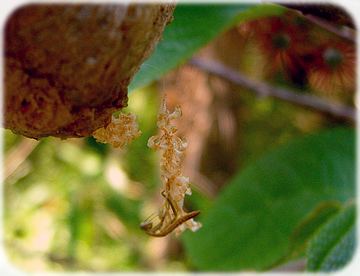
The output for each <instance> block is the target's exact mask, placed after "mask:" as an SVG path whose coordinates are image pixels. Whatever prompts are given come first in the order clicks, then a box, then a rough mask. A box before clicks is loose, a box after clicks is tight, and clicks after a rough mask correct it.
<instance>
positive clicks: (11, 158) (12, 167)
mask: <svg viewBox="0 0 360 276" xmlns="http://www.w3.org/2000/svg"><path fill="white" fill-rule="evenodd" d="M38 143H39V142H38V141H36V140H34V139H27V138H23V139H22V141H21V142H20V143H19V144H18V145H16V146H14V147H13V148H12V149H11V150H10V152H9V153H8V154H6V156H5V160H4V161H5V162H4V179H7V178H8V177H9V176H11V175H12V174H13V173H14V172H15V171H16V169H17V168H18V167H19V166H20V165H21V164H22V163H23V162H24V161H25V160H26V158H27V157H28V156H29V155H30V153H31V152H32V151H33V150H34V149H35V147H36V146H37V145H38Z"/></svg>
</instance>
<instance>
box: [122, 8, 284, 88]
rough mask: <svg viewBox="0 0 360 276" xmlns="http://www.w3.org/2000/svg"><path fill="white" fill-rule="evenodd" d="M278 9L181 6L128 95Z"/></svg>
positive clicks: (278, 12) (132, 83) (278, 10)
mask: <svg viewBox="0 0 360 276" xmlns="http://www.w3.org/2000/svg"><path fill="white" fill-rule="evenodd" d="M283 11H284V8H283V7H281V6H277V5H269V4H267V5H259V6H254V5H251V4H231V5H230V4H217V5H215V4H206V5H204V4H192V5H186V4H181V5H180V4H179V5H178V6H177V7H176V9H175V11H174V20H173V21H172V22H171V23H170V25H169V26H168V27H166V29H165V31H164V33H163V38H162V40H161V41H160V42H159V43H158V45H157V46H156V48H155V51H154V53H153V54H152V55H151V56H150V58H149V59H148V60H147V61H145V62H144V64H143V65H142V66H141V68H140V71H139V72H138V73H137V74H136V75H135V77H134V79H133V80H132V82H131V84H130V86H129V91H130V92H131V91H132V90H134V89H138V88H141V87H144V86H145V85H147V84H150V83H151V82H152V81H154V80H157V79H159V78H160V77H161V76H162V75H164V74H165V73H166V72H168V71H169V70H171V69H174V68H175V67H176V66H178V65H180V64H181V63H184V62H185V61H186V60H187V59H189V58H190V57H191V56H192V55H193V54H194V53H195V52H196V51H198V50H199V49H200V48H201V47H202V46H204V45H205V44H207V43H208V42H209V41H210V40H212V39H214V38H215V37H216V36H217V35H219V34H220V33H221V32H223V31H225V30H226V29H228V28H229V27H231V26H232V25H233V24H235V23H238V22H241V21H245V20H250V19H255V18H259V17H265V16H273V15H280V14H282V13H283Z"/></svg>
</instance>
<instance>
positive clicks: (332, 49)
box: [309, 42, 355, 94]
mask: <svg viewBox="0 0 360 276" xmlns="http://www.w3.org/2000/svg"><path fill="white" fill-rule="evenodd" d="M309 83H310V85H311V86H312V87H313V88H314V89H315V90H318V91H320V92H322V93H328V94H331V93H337V92H342V91H344V90H355V88H354V86H355V49H354V47H353V45H351V44H349V43H345V42H332V43H331V42H329V43H326V44H324V45H322V46H321V47H319V49H318V51H317V54H316V56H315V60H314V63H313V64H312V67H311V68H310V70H309Z"/></svg>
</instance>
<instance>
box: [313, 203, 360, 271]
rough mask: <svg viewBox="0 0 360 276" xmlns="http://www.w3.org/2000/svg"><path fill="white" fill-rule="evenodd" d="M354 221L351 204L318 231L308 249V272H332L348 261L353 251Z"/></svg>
mask: <svg viewBox="0 0 360 276" xmlns="http://www.w3.org/2000/svg"><path fill="white" fill-rule="evenodd" d="M355 220H356V208H355V205H354V204H351V205H349V206H348V207H346V208H344V210H343V211H342V212H340V213H339V214H337V215H336V216H334V217H333V218H332V219H331V220H330V221H329V222H328V223H326V224H325V225H324V226H323V227H322V228H321V229H320V231H319V232H318V234H317V235H316V236H315V237H314V238H313V239H312V240H311V242H310V245H309V248H308V252H307V258H308V261H307V269H308V270H311V271H334V270H338V269H340V268H342V267H343V266H345V265H346V264H347V263H348V262H349V261H350V259H351V257H352V256H353V253H354V251H355Z"/></svg>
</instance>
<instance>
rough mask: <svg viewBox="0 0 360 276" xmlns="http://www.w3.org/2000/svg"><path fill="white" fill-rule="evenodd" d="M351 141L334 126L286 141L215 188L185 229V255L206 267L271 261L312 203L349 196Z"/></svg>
mask: <svg viewBox="0 0 360 276" xmlns="http://www.w3.org/2000/svg"><path fill="white" fill-rule="evenodd" d="M354 140H355V139H354V131H353V130H351V129H333V130H330V131H327V132H323V133H320V134H317V135H312V136H309V137H305V138H302V139H298V140H297V141H293V142H292V143H289V144H286V145H283V146H281V147H279V148H278V149H276V150H273V151H272V152H269V153H268V154H267V155H266V156H264V157H263V158H261V159H259V160H257V161H256V162H255V163H253V164H252V165H250V166H248V167H247V168H245V169H244V170H243V171H242V172H240V173H239V174H238V175H237V176H236V177H235V178H234V179H233V180H232V181H231V183H229V184H228V186H227V187H226V188H225V189H224V190H223V192H222V193H221V194H220V195H219V197H218V199H217V201H216V202H215V203H214V204H213V206H212V208H211V209H210V210H209V211H208V214H207V215H206V216H205V217H204V218H203V219H202V223H203V227H202V228H201V229H200V230H199V231H198V232H196V233H185V235H184V240H185V249H186V252H187V254H188V259H189V261H191V262H192V264H193V266H195V267H196V268H197V269H201V270H207V271H209V270H212V271H214V270H215V271H216V270H221V271H231V270H232V271H234V270H243V269H251V270H254V269H255V270H263V269H266V268H268V267H269V266H271V265H272V264H273V263H274V262H276V261H277V260H279V258H281V257H283V256H284V255H285V254H286V253H287V250H288V248H289V240H290V236H291V233H293V231H294V229H295V228H296V226H297V225H298V224H299V222H300V221H301V220H303V219H304V218H305V216H306V214H308V213H309V212H310V211H311V210H313V209H314V208H315V206H316V205H318V204H319V203H320V202H322V201H324V200H336V201H340V202H345V201H347V199H349V198H352V197H354V189H355V179H354V175H355V168H354V167H355V150H354V149H355V141H354ZM200 218H201V217H200Z"/></svg>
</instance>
